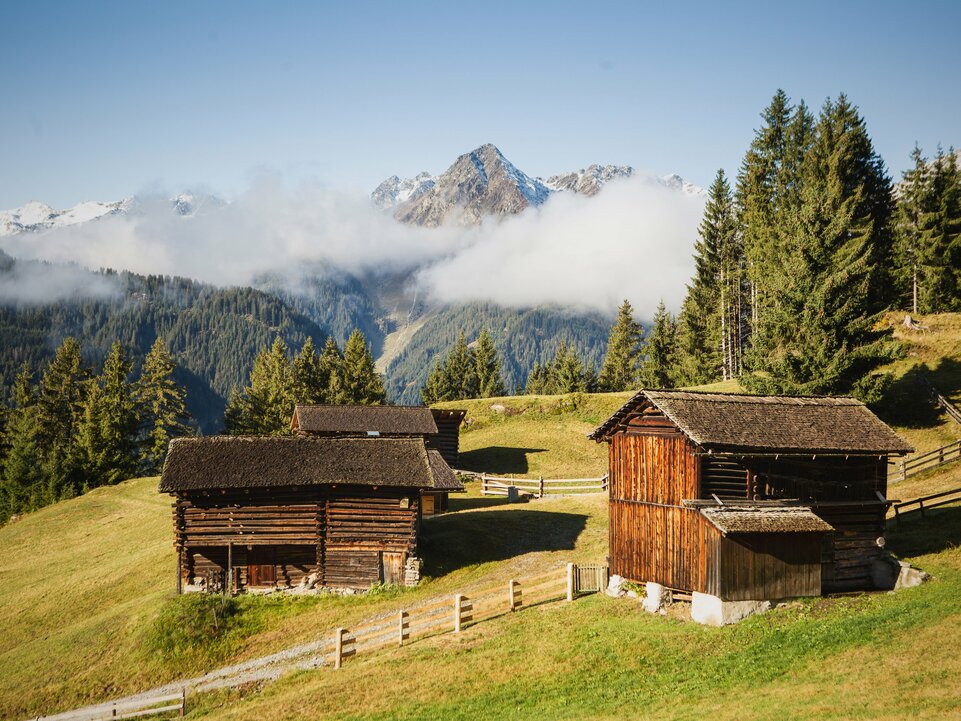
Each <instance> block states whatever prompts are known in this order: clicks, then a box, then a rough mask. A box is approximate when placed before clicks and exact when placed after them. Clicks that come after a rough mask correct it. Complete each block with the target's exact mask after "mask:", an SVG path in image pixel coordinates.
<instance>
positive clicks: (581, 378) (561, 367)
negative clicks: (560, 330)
mask: <svg viewBox="0 0 961 721" xmlns="http://www.w3.org/2000/svg"><path fill="white" fill-rule="evenodd" d="M549 378H550V380H549V387H550V392H551V393H584V392H586V391H587V372H586V370H585V368H584V363H583V362H582V361H581V359H580V358H579V357H578V355H577V351H576V350H574V348H572V347H569V346H568V345H567V341H566V340H562V341H561V344H560V346H559V347H558V348H557V353H556V355H555V356H554V362H553V363H552V364H551V367H550V370H549Z"/></svg>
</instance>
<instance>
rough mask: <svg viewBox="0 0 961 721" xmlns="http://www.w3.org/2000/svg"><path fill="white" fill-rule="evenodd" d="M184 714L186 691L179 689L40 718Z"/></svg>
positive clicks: (68, 720)
mask: <svg viewBox="0 0 961 721" xmlns="http://www.w3.org/2000/svg"><path fill="white" fill-rule="evenodd" d="M186 713H187V691H186V689H181V690H180V692H179V693H168V694H163V695H158V696H147V697H144V698H142V699H140V698H138V699H133V700H129V701H116V702H114V703H111V704H103V705H101V706H98V707H96V708H93V709H88V710H83V709H80V710H78V711H68V712H66V713H62V714H57V715H56V716H44V717H42V718H43V719H49V720H51V721H53V720H55V721H106V720H107V719H111V720H112V719H132V718H144V717H149V716H158V715H161V714H163V715H164V716H166V717H168V718H169V717H170V716H171V715H173V716H176V717H181V716H183V715H184V714H186Z"/></svg>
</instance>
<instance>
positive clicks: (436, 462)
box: [427, 451, 464, 491]
mask: <svg viewBox="0 0 961 721" xmlns="http://www.w3.org/2000/svg"><path fill="white" fill-rule="evenodd" d="M427 459H428V461H429V463H430V472H431V473H433V474H434V488H437V489H440V490H444V491H463V490H464V484H463V483H461V482H460V481H459V480H458V478H457V476H456V475H455V474H454V471H452V470H451V467H450V466H448V465H447V461H445V460H444V457H443V456H442V455H441V454H440V451H427Z"/></svg>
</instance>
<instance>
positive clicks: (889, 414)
mask: <svg viewBox="0 0 961 721" xmlns="http://www.w3.org/2000/svg"><path fill="white" fill-rule="evenodd" d="M925 380H926V381H927V382H928V383H931V384H932V385H933V386H934V387H935V388H937V389H938V391H940V392H941V393H942V394H944V395H945V396H946V397H949V398H950V397H953V396H957V394H958V392H959V391H961V362H958V361H956V360H954V359H953V358H942V359H941V360H940V361H939V362H938V364H937V365H936V366H935V367H934V368H930V369H929V368H928V366H927V365H925V364H922V365H916V366H914V367H913V368H911V369H910V370H909V371H907V372H906V373H905V374H904V375H903V376H901V377H900V378H898V379H897V380H895V381H894V382H893V383H892V384H891V385H890V387H889V388H888V389H887V391H886V392H885V394H884V397H883V398H882V399H881V401H880V403H878V406H877V412H878V415H879V416H881V418H882V419H883V420H884V421H886V422H888V423H892V424H895V425H899V426H905V427H908V428H930V427H932V426H936V425H938V424H939V423H941V421H942V419H943V413H944V411H943V410H942V409H941V408H940V407H939V406H938V404H937V403H936V402H935V400H934V398H933V397H932V396H931V393H930V392H929V390H928V387H927V386H926V385H925V383H924V381H925Z"/></svg>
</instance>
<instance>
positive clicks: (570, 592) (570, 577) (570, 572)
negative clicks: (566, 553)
mask: <svg viewBox="0 0 961 721" xmlns="http://www.w3.org/2000/svg"><path fill="white" fill-rule="evenodd" d="M567 600H568V602H570V601H573V600H574V564H573V563H568V564H567Z"/></svg>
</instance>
